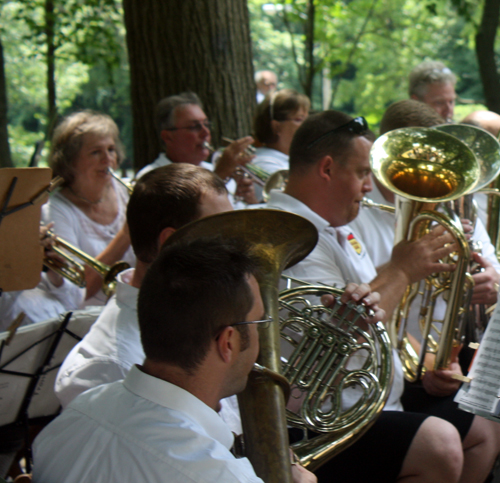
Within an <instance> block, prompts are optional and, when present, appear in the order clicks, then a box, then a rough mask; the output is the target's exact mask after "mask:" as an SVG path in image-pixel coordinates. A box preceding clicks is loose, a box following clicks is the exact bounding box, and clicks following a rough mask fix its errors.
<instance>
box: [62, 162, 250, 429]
mask: <svg viewBox="0 0 500 483" xmlns="http://www.w3.org/2000/svg"><path fill="white" fill-rule="evenodd" d="M228 210H232V207H231V204H230V203H229V200H228V198H227V191H226V188H225V186H224V183H223V182H222V181H221V180H220V179H219V178H218V177H217V176H215V175H214V174H213V173H211V172H209V171H207V170H205V169H202V168H200V167H198V166H194V165H191V164H184V163H174V164H172V165H170V166H164V167H162V168H158V169H157V170H154V171H153V172H151V173H148V174H147V176H144V177H143V178H141V179H140V180H139V181H138V182H137V184H136V186H135V188H134V192H133V194H132V196H131V198H130V201H129V204H128V207H127V222H128V226H129V231H130V237H131V240H132V247H133V249H134V252H135V254H136V256H137V264H136V268H135V269H130V270H127V271H126V272H123V273H121V274H120V275H119V276H118V283H117V290H116V294H115V295H114V296H113V297H112V298H111V300H109V302H108V303H107V305H106V307H105V308H104V310H103V312H102V314H101V315H100V316H99V318H98V319H97V321H96V322H95V323H94V325H93V326H92V328H91V329H90V331H89V333H88V334H87V335H86V336H85V337H84V338H83V340H82V341H80V342H79V343H78V344H77V345H76V346H75V347H74V348H73V349H72V351H71V352H70V353H69V354H68V356H67V357H66V359H65V361H64V362H63V365H62V366H61V368H60V370H59V373H58V375H57V379H56V384H55V392H56V394H57V397H58V398H59V400H60V401H61V404H62V406H63V407H66V406H67V405H68V404H69V403H70V402H71V401H72V400H73V399H74V398H75V397H76V396H78V395H79V394H80V393H82V392H84V391H86V390H87V389H90V388H93V387H95V386H99V385H101V384H105V383H109V382H114V381H117V380H119V379H123V378H124V377H125V376H126V375H127V373H128V372H129V370H130V368H131V367H132V366H133V365H134V364H140V363H142V361H143V360H144V351H143V349H142V346H141V343H140V336H139V326H138V321H137V308H136V304H137V296H138V293H139V288H140V286H141V282H142V279H143V277H144V275H145V273H146V271H147V269H148V268H149V266H150V265H151V263H152V262H153V260H154V259H155V258H156V256H157V254H158V251H159V249H160V247H161V245H162V244H163V243H164V242H165V240H166V239H167V238H168V237H169V236H170V235H171V234H172V233H173V232H175V230H176V229H178V228H180V227H181V226H183V225H185V224H187V223H189V222H190V221H194V220H196V219H198V218H202V217H204V216H208V215H212V214H216V213H221V212H223V211H228ZM230 409H231V408H229V410H230ZM236 420H237V425H236V428H234V427H233V425H232V429H235V430H237V429H238V428H239V418H236ZM239 432H241V431H239Z"/></svg>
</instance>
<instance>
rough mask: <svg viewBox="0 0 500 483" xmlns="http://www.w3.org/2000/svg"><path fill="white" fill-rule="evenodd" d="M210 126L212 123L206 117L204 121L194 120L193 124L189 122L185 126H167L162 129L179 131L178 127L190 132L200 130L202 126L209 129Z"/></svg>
mask: <svg viewBox="0 0 500 483" xmlns="http://www.w3.org/2000/svg"><path fill="white" fill-rule="evenodd" d="M211 127H212V123H211V122H210V121H209V120H208V119H207V120H206V121H196V122H195V123H194V124H191V126H185V127H169V128H166V129H164V131H179V130H180V129H187V130H188V131H191V132H196V133H198V132H200V131H201V130H202V129H203V128H207V129H208V130H210V128H211Z"/></svg>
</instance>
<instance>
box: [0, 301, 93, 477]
mask: <svg viewBox="0 0 500 483" xmlns="http://www.w3.org/2000/svg"><path fill="white" fill-rule="evenodd" d="M101 310H102V307H90V308H86V309H85V310H75V311H74V312H68V313H67V314H63V315H61V317H59V318H55V319H50V320H48V321H46V322H40V323H37V324H33V325H29V326H25V327H21V328H20V329H18V330H17V332H16V333H15V335H14V337H11V335H10V334H9V333H8V332H2V333H0V441H1V442H2V443H1V444H0V453H8V452H17V451H18V450H19V449H21V447H22V446H23V444H24V445H25V448H26V449H27V450H28V451H29V448H30V441H29V428H30V426H33V425H44V424H46V423H47V422H49V421H50V420H51V419H53V418H54V417H55V416H57V415H58V414H59V411H60V403H59V400H58V399H57V397H56V395H55V393H54V383H55V379H56V376H57V371H58V369H59V367H60V366H61V364H62V362H63V361H64V359H65V358H66V356H67V354H68V353H69V352H70V350H71V349H72V348H73V347H74V346H75V345H76V343H77V342H78V341H79V340H81V339H82V337H83V336H84V335H85V334H86V333H87V332H88V331H89V329H90V326H91V325H92V324H93V323H94V321H95V320H96V318H97V317H98V315H99V313H100V312H101ZM9 338H10V341H9ZM9 445H10V446H9ZM29 461H30V458H29V457H28V458H26V462H27V465H28V466H29V465H30V463H29ZM29 471H30V468H29V467H28V472H29Z"/></svg>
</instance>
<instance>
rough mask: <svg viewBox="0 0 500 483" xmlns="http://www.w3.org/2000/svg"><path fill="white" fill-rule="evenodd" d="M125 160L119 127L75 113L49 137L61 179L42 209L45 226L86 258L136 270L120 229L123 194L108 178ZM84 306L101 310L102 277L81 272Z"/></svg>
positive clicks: (90, 271)
mask: <svg viewBox="0 0 500 483" xmlns="http://www.w3.org/2000/svg"><path fill="white" fill-rule="evenodd" d="M123 157H124V152H123V149H122V146H121V142H120V137H119V131H118V126H117V125H116V123H115V122H114V121H113V120H112V119H111V118H110V117H109V116H107V115H105V114H101V113H96V112H92V111H80V112H75V113H73V114H70V115H69V116H67V117H65V118H64V119H63V120H62V121H61V123H60V124H59V125H58V126H57V127H56V129H55V131H54V135H53V137H52V144H51V150H50V155H49V164H50V167H51V168H52V171H53V174H54V175H58V176H61V177H62V178H64V184H63V185H62V187H61V189H60V190H58V191H56V192H54V193H52V194H51V196H50V198H49V201H48V203H46V204H45V205H44V206H43V208H42V217H43V220H44V222H45V223H49V222H54V232H55V233H56V235H58V236H59V237H61V238H62V239H63V240H64V241H66V242H68V243H69V244H71V245H72V246H74V247H76V248H77V249H79V250H81V251H83V252H84V253H85V254H87V255H89V256H91V257H93V258H95V259H97V260H98V261H100V262H102V263H104V264H106V265H112V264H114V263H115V262H117V261H120V260H124V261H125V262H127V263H129V264H130V265H131V266H134V265H135V257H134V253H133V251H132V248H131V247H130V237H129V234H128V228H127V226H126V223H125V209H126V206H127V201H128V191H127V190H126V189H125V188H124V187H123V186H121V185H120V184H119V183H118V182H117V181H116V180H115V179H114V178H113V177H112V176H111V174H110V172H109V171H110V170H115V169H116V168H117V167H118V165H119V164H120V162H121V161H122V159H123ZM85 281H86V305H104V304H105V303H106V300H107V296H106V295H105V294H104V293H103V291H102V276H101V274H99V273H98V272H97V271H96V270H94V269H93V268H91V267H90V266H86V267H85Z"/></svg>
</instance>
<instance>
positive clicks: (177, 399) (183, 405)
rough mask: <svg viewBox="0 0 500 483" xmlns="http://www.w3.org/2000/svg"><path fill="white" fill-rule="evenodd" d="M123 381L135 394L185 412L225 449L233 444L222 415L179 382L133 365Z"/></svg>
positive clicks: (232, 437)
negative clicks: (151, 373) (147, 372)
mask: <svg viewBox="0 0 500 483" xmlns="http://www.w3.org/2000/svg"><path fill="white" fill-rule="evenodd" d="M123 384H124V386H125V388H126V389H127V390H129V391H130V392H132V393H133V394H135V395H136V396H139V397H142V398H143V399H147V400H148V401H151V402H153V403H155V404H158V405H159V406H162V407H165V408H168V409H171V410H174V411H179V412H181V413H183V414H184V415H188V416H189V418H190V419H191V420H193V421H194V422H195V423H196V424H198V425H199V426H201V427H202V428H203V429H205V431H206V432H207V434H208V435H209V436H210V437H212V438H213V439H216V440H217V441H219V442H220V443H221V444H223V445H224V446H225V447H226V448H227V449H229V448H231V446H232V445H233V442H234V436H233V433H231V431H230V430H229V428H228V427H227V426H226V423H224V421H223V420H222V418H221V417H220V416H219V415H218V414H217V413H216V412H215V411H214V410H213V409H212V408H210V407H209V406H207V405H206V404H205V403H204V402H202V401H201V400H200V399H198V398H197V397H196V396H194V395H193V394H191V393H189V392H188V391H186V390H184V389H182V388H180V387H179V386H176V385H174V384H171V383H170V382H167V381H164V380H163V379H158V378H157V377H153V376H150V375H149V374H146V373H145V372H142V371H141V370H140V369H139V368H138V367H137V366H133V367H132V368H131V369H130V371H129V373H128V374H127V377H126V378H125V380H124V382H123Z"/></svg>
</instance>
